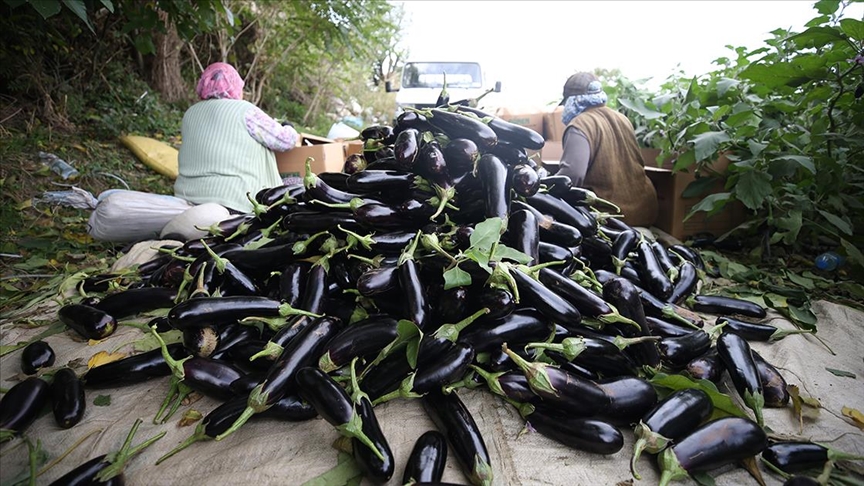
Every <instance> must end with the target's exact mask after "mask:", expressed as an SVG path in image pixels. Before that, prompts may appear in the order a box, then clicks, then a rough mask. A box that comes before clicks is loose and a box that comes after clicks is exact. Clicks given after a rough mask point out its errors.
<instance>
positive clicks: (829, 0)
mask: <svg viewBox="0 0 864 486" xmlns="http://www.w3.org/2000/svg"><path fill="white" fill-rule="evenodd" d="M813 8H815V9H816V11H817V12H819V13H820V14H822V15H831V14H833V13H834V12H836V11H837V9H838V8H840V0H819V1H818V2H816V3H815V4H814V5H813Z"/></svg>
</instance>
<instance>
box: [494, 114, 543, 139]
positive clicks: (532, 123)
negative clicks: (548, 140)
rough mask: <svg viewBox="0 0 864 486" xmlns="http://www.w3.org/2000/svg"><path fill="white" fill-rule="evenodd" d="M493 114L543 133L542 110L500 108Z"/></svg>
mask: <svg viewBox="0 0 864 486" xmlns="http://www.w3.org/2000/svg"><path fill="white" fill-rule="evenodd" d="M495 115H496V116H497V117H498V118H501V119H502V120H504V121H508V122H510V123H513V124H514V125H520V126H523V127H525V128H530V129H531V130H534V131H535V132H537V133H539V134H540V135H543V112H542V111H540V110H530V109H511V108H501V109H499V110H498V111H497V112H496V113H495Z"/></svg>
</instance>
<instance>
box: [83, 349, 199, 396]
mask: <svg viewBox="0 0 864 486" xmlns="http://www.w3.org/2000/svg"><path fill="white" fill-rule="evenodd" d="M168 352H169V353H170V355H171V357H172V358H174V359H182V358H185V357H187V356H188V355H189V354H188V353H187V352H186V350H185V349H184V348H183V345H182V344H180V343H174V344H169V345H168ZM170 374H171V368H169V367H168V363H166V362H165V358H164V357H163V356H162V350H161V349H160V348H156V349H153V350H150V351H147V352H144V353H141V354H136V355H132V356H128V357H126V358H123V359H120V360H117V361H112V362H110V363H105V364H103V365H100V366H97V367H95V368H90V369H89V370H87V372H86V373H84V376H82V377H81V381H83V382H84V386H85V387H86V388H95V389H100V388H116V387H120V386H127V385H134V384H136V383H142V382H144V381H146V380H149V379H152V378H159V377H162V376H168V375H170Z"/></svg>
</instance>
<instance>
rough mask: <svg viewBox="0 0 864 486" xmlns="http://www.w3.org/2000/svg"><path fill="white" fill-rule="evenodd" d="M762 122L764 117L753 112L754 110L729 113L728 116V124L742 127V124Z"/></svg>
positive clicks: (748, 124) (749, 124)
mask: <svg viewBox="0 0 864 486" xmlns="http://www.w3.org/2000/svg"><path fill="white" fill-rule="evenodd" d="M761 122H762V117H760V116H759V115H757V114H756V113H754V112H753V110H746V111H741V112H738V113H735V114H734V115H729V117H728V118H726V122H725V123H726V125H728V126H730V127H733V128H734V127H740V126H759V123H761Z"/></svg>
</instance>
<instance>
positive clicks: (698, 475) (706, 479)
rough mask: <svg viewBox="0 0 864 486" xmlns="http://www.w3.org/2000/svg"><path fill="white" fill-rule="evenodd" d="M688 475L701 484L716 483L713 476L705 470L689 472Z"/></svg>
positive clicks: (712, 484)
mask: <svg viewBox="0 0 864 486" xmlns="http://www.w3.org/2000/svg"><path fill="white" fill-rule="evenodd" d="M690 477H692V478H693V481H696V482H697V483H699V484H700V485H701V486H715V485H716V484H717V483H716V482H715V481H714V477H712V476H711V475H710V474H708V473H707V472H705V471H696V472H694V473H693V474H691V475H690Z"/></svg>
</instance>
